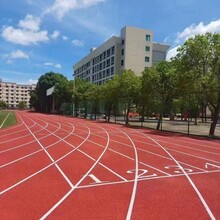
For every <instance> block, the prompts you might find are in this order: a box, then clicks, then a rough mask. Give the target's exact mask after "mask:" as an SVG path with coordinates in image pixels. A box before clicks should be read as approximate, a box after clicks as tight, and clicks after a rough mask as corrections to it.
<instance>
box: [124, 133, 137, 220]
mask: <svg viewBox="0 0 220 220" xmlns="http://www.w3.org/2000/svg"><path fill="white" fill-rule="evenodd" d="M120 132H122V133H123V134H125V135H126V136H127V138H128V139H129V140H130V142H131V143H132V146H133V148H134V154H135V178H134V185H133V190H132V195H131V199H130V204H129V207H128V211H127V216H126V220H130V219H131V215H132V211H133V207H134V201H135V197H136V192H137V183H138V163H139V161H138V153H137V149H136V146H135V144H134V142H133V140H132V139H131V138H130V137H129V136H128V135H127V134H126V133H125V132H123V131H120Z"/></svg>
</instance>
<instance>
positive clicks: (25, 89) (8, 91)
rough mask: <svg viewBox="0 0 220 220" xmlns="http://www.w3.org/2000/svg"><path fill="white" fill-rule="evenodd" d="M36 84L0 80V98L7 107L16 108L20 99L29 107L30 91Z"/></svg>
mask: <svg viewBox="0 0 220 220" xmlns="http://www.w3.org/2000/svg"><path fill="white" fill-rule="evenodd" d="M35 88H36V85H34V84H32V85H20V84H17V83H11V82H0V100H1V101H4V102H5V103H6V104H7V106H8V107H9V108H18V104H19V102H21V101H24V102H25V103H26V107H27V108H29V107H30V91H32V90H34V89H35Z"/></svg>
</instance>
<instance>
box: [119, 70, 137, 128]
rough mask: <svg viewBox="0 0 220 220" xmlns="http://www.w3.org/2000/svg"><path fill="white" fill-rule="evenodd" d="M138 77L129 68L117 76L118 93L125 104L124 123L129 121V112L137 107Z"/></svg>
mask: <svg viewBox="0 0 220 220" xmlns="http://www.w3.org/2000/svg"><path fill="white" fill-rule="evenodd" d="M139 88H140V78H139V77H138V76H137V75H135V73H134V72H133V71H131V70H124V71H122V74H121V75H120V77H119V90H118V92H119V94H120V98H121V100H122V101H124V102H125V105H126V119H125V124H128V122H129V113H130V111H131V109H132V108H137V105H138V99H139Z"/></svg>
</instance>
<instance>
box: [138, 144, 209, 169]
mask: <svg viewBox="0 0 220 220" xmlns="http://www.w3.org/2000/svg"><path fill="white" fill-rule="evenodd" d="M137 149H138V150H139V151H142V152H145V153H148V154H152V155H155V156H157V157H161V158H164V159H167V160H171V161H172V159H171V158H169V157H165V156H162V155H160V154H157V153H153V152H151V151H148V150H143V149H140V148H137ZM178 162H179V163H181V164H184V165H187V166H189V167H192V168H194V169H197V170H202V171H204V172H208V171H207V170H205V169H202V168H199V167H196V166H193V165H191V164H188V163H185V162H182V161H180V160H178Z"/></svg>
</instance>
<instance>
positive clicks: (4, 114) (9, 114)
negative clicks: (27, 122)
mask: <svg viewBox="0 0 220 220" xmlns="http://www.w3.org/2000/svg"><path fill="white" fill-rule="evenodd" d="M16 123H17V119H16V116H15V113H14V112H13V111H0V129H1V128H7V127H9V126H11V125H14V124H16Z"/></svg>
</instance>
